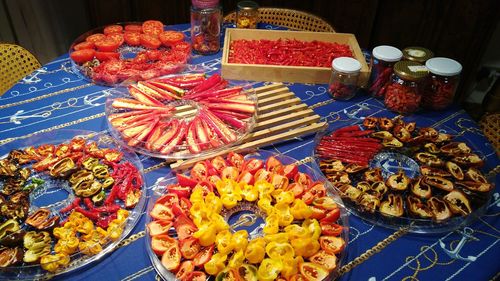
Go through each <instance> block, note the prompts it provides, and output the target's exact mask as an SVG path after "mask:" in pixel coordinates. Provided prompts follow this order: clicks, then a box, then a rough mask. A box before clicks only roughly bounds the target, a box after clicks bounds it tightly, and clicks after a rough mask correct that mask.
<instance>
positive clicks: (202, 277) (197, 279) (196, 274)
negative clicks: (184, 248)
mask: <svg viewBox="0 0 500 281" xmlns="http://www.w3.org/2000/svg"><path fill="white" fill-rule="evenodd" d="M186 280H189V281H206V280H207V275H206V274H205V272H202V271H193V272H191V273H189V275H188V276H187V278H186Z"/></svg>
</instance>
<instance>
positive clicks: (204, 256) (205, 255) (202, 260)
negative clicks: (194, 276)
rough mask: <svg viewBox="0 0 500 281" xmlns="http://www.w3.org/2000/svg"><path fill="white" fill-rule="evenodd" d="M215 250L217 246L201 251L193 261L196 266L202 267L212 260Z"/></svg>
mask: <svg viewBox="0 0 500 281" xmlns="http://www.w3.org/2000/svg"><path fill="white" fill-rule="evenodd" d="M214 248H215V245H212V246H209V247H205V248H203V249H201V251H200V252H199V253H198V254H196V256H195V257H194V259H193V263H194V265H195V266H197V267H201V266H203V265H204V264H206V263H207V262H208V261H209V260H210V259H211V258H212V255H213V253H214Z"/></svg>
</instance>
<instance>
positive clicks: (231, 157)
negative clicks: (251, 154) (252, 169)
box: [226, 151, 245, 169]
mask: <svg viewBox="0 0 500 281" xmlns="http://www.w3.org/2000/svg"><path fill="white" fill-rule="evenodd" d="M226 159H227V162H229V164H230V165H232V166H234V167H236V168H238V169H240V168H241V167H243V163H244V162H245V159H244V158H243V155H241V154H239V153H235V152H232V151H231V152H229V154H228V155H227V157H226Z"/></svg>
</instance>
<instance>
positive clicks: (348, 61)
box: [332, 57, 361, 73]
mask: <svg viewBox="0 0 500 281" xmlns="http://www.w3.org/2000/svg"><path fill="white" fill-rule="evenodd" d="M332 68H333V69H335V70H337V71H340V72H344V73H356V72H359V71H360V70H361V63H359V61H358V60H357V59H353V58H350V57H339V58H336V59H334V60H333V61H332Z"/></svg>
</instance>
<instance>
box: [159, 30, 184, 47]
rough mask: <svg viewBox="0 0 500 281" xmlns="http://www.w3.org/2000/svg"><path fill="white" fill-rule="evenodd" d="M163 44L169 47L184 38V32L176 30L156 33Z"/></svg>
mask: <svg viewBox="0 0 500 281" xmlns="http://www.w3.org/2000/svg"><path fill="white" fill-rule="evenodd" d="M158 39H160V41H161V43H162V44H163V45H164V46H167V47H171V46H174V45H176V44H178V43H180V42H182V41H183V40H184V33H182V32H178V31H170V30H169V31H164V32H162V33H160V34H159V35H158Z"/></svg>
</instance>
